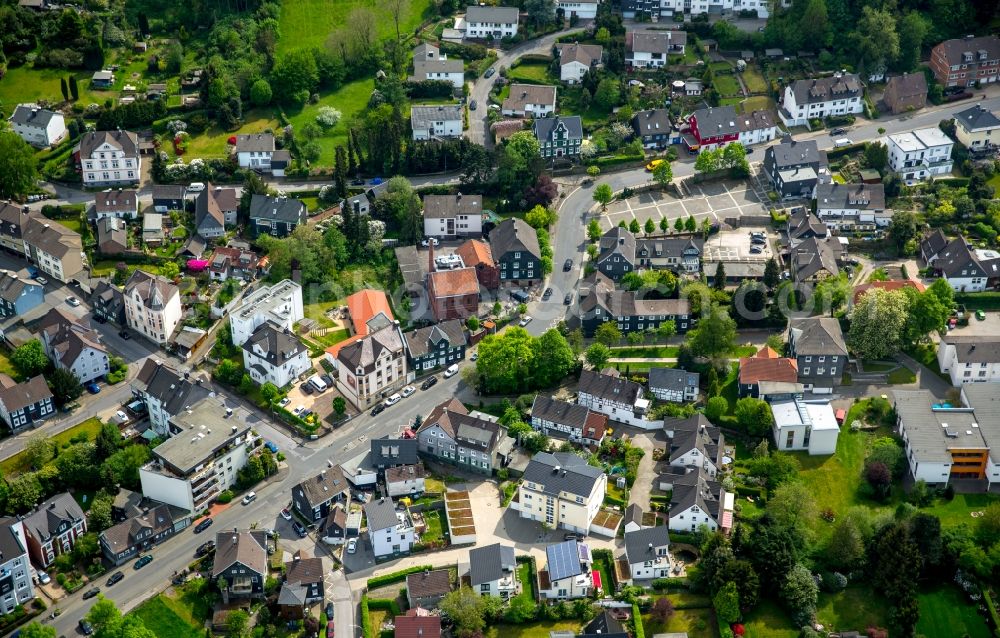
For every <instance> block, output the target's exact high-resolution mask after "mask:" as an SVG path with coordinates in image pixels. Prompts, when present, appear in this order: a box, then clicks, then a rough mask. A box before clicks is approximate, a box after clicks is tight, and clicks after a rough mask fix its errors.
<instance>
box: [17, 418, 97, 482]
mask: <svg viewBox="0 0 1000 638" xmlns="http://www.w3.org/2000/svg"><path fill="white" fill-rule="evenodd" d="M100 430H101V420H100V419H98V418H97V417H91V418H89V419H87V420H86V421H83V422H81V423H78V424H77V425H74V426H73V427H71V428H69V429H68V430H66V431H64V432H60V433H59V434H56V435H55V436H52V437H49V439H50V440H51V441H52V443H53V444H54V445H55V446H56V447H59V448H61V447H63V446H64V445H67V444H69V442H70V440H72V439H73V438H74V437H76V436H79V435H80V434H86V435H87V438H88V439H90V440H93V439H94V437H96V436H97V433H98V432H100ZM27 463H28V459H27V458H26V457H25V455H24V453H23V452H20V453H18V454H15V455H14V456H11V457H9V458H6V459H4V460H3V461H0V476H3V477H4V478H7V479H10V478H12V477H14V476H16V475H18V474H20V473H21V472H25V471H27V470H28V469H29V468H28V466H27Z"/></svg>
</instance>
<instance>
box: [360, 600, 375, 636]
mask: <svg viewBox="0 0 1000 638" xmlns="http://www.w3.org/2000/svg"><path fill="white" fill-rule="evenodd" d="M361 635H362V636H363V637H364V638H375V636H374V632H373V631H372V617H371V614H369V613H368V596H366V595H362V596H361Z"/></svg>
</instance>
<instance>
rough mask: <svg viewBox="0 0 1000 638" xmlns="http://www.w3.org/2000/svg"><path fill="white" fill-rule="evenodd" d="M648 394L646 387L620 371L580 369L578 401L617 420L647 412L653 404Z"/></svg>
mask: <svg viewBox="0 0 1000 638" xmlns="http://www.w3.org/2000/svg"><path fill="white" fill-rule="evenodd" d="M644 395H645V388H643V387H642V386H641V385H639V384H638V383H636V382H634V381H629V380H628V379H624V378H622V377H620V376H618V375H617V374H606V373H603V372H597V371H596V370H584V371H583V372H581V373H580V386H579V389H578V394H577V398H576V401H577V403H579V404H580V405H585V406H587V407H588V408H590V409H591V410H594V411H596V412H600V413H601V414H606V415H607V416H608V417H609V418H611V419H614V420H615V421H622V420H624V419H625V418H628V417H630V416H632V415H636V414H643V413H645V411H646V410H647V409H648V408H649V401H648V400H647V399H646V398H645V397H644Z"/></svg>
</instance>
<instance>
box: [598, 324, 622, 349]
mask: <svg viewBox="0 0 1000 638" xmlns="http://www.w3.org/2000/svg"><path fill="white" fill-rule="evenodd" d="M594 341H596V342H597V343H603V344H604V345H606V346H608V347H609V348H610V347H612V346H617V345H618V344H619V343H621V341H622V331H621V330H619V329H618V326H617V325H616V324H615V322H613V321H605V322H604V323H602V324H601V325H599V326H597V330H595V331H594Z"/></svg>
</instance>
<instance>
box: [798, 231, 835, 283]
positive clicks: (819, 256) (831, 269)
mask: <svg viewBox="0 0 1000 638" xmlns="http://www.w3.org/2000/svg"><path fill="white" fill-rule="evenodd" d="M832 241H835V240H831V239H829V238H827V239H820V238H818V237H810V238H809V239H806V240H804V241H803V242H801V243H799V244H798V245H797V246H795V247H794V248H792V249H791V250H792V255H791V262H792V273H793V274H794V276H795V279H796V280H797V281H804V280H807V279H809V278H811V277H812V276H813V275H815V274H816V273H818V272H821V271H824V270H825V271H826V272H827V273H829V274H830V276H832V277H836V276H837V275H838V274H839V273H840V270H839V269H838V268H837V255H836V254H835V253H834V246H835V245H836V246H838V248H839V244H834V243H831V242H832Z"/></svg>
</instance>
